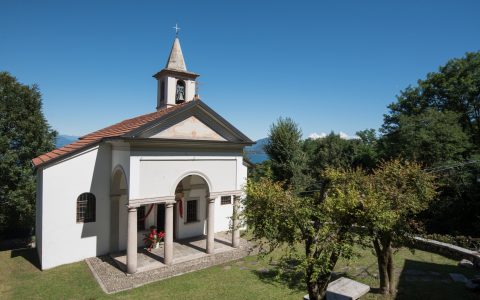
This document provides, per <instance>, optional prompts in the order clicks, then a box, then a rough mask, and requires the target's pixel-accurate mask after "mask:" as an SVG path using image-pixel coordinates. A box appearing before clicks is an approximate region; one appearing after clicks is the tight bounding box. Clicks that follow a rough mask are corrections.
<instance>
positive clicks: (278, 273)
mask: <svg viewBox="0 0 480 300" xmlns="http://www.w3.org/2000/svg"><path fill="white" fill-rule="evenodd" d="M298 263H299V262H298V261H297V260H293V259H291V260H285V261H283V262H282V263H272V262H270V263H269V264H268V269H267V268H266V269H263V270H253V271H252V272H253V273H254V274H255V275H257V277H258V278H259V279H260V280H261V281H262V282H264V283H267V284H278V283H279V284H282V285H286V286H288V287H289V288H290V289H293V290H298V291H305V290H306V285H305V282H304V277H303V272H300V271H299V270H298V269H297V268H296V266H297V265H298Z"/></svg>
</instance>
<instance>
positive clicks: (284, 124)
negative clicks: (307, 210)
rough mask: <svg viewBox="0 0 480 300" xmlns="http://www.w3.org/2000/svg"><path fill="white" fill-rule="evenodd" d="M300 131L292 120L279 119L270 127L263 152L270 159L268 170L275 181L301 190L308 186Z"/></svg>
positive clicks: (305, 158) (305, 160) (305, 159)
mask: <svg viewBox="0 0 480 300" xmlns="http://www.w3.org/2000/svg"><path fill="white" fill-rule="evenodd" d="M301 138H302V131H301V130H300V128H299V127H298V124H296V123H295V122H294V121H293V120H292V119H290V118H279V119H278V121H277V123H275V124H273V125H272V126H271V127H270V132H269V135H268V142H267V143H266V144H265V152H266V153H267V154H268V156H269V157H270V160H271V163H270V168H271V171H272V175H273V178H275V180H276V181H282V182H284V184H285V186H291V187H292V188H293V189H296V190H302V189H304V188H305V187H306V186H307V185H308V177H307V176H306V174H305V172H306V167H307V164H306V163H307V157H306V155H305V153H304V151H303V150H302V142H301Z"/></svg>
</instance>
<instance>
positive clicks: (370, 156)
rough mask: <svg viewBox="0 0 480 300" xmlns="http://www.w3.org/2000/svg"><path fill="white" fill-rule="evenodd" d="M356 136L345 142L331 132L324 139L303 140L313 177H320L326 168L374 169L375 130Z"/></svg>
mask: <svg viewBox="0 0 480 300" xmlns="http://www.w3.org/2000/svg"><path fill="white" fill-rule="evenodd" d="M357 136H358V137H359V138H358V139H348V140H347V139H343V138H341V137H340V135H338V134H335V133H333V132H332V133H330V134H329V135H327V136H326V137H324V138H320V139H316V140H313V139H307V140H305V141H304V143H303V149H304V151H305V152H306V154H307V157H308V161H309V164H308V166H309V169H310V170H311V171H312V172H313V176H315V177H321V174H322V173H323V171H325V170H326V169H327V168H328V167H331V168H354V167H359V168H362V169H367V170H370V169H372V168H373V167H375V165H376V163H377V160H378V154H377V137H376V133H375V130H374V129H367V130H363V131H359V132H357Z"/></svg>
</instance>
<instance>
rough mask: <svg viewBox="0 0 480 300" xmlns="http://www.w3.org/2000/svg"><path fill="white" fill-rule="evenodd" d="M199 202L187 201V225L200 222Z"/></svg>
mask: <svg viewBox="0 0 480 300" xmlns="http://www.w3.org/2000/svg"><path fill="white" fill-rule="evenodd" d="M197 204H198V200H188V201H187V223H190V222H197V221H198V214H197V208H198V205H197Z"/></svg>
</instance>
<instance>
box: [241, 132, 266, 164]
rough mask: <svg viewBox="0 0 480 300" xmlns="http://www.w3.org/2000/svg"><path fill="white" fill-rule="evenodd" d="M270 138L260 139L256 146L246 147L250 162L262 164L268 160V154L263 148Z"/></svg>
mask: <svg viewBox="0 0 480 300" xmlns="http://www.w3.org/2000/svg"><path fill="white" fill-rule="evenodd" d="M267 141H268V138H263V139H259V140H258V141H257V142H256V144H255V145H252V146H248V147H245V154H246V156H247V157H248V159H249V160H251V161H252V162H253V163H255V164H259V163H262V162H264V161H266V160H267V159H268V155H267V153H265V150H264V149H263V146H265V144H266V143H267Z"/></svg>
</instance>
